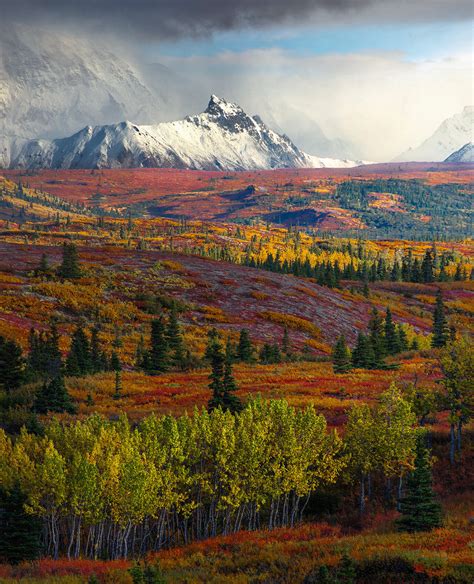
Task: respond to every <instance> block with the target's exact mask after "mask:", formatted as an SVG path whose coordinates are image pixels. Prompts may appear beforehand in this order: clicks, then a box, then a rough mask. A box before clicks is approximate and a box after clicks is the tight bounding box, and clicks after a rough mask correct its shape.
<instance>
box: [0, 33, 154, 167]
mask: <svg viewBox="0 0 474 584" xmlns="http://www.w3.org/2000/svg"><path fill="white" fill-rule="evenodd" d="M162 103H163V100H162V96H160V94H158V93H156V92H151V91H150V90H149V89H148V87H147V86H146V85H145V82H144V81H143V80H142V77H141V73H140V72H139V71H138V69H137V68H135V67H134V66H133V65H132V64H130V63H129V62H127V61H125V60H124V59H122V58H121V57H119V56H118V55H116V54H114V53H113V51H112V50H110V49H107V48H104V47H101V46H97V45H96V44H91V43H90V42H86V41H84V40H80V39H77V38H75V37H71V36H67V37H66V36H61V35H58V34H53V33H52V32H51V31H49V32H42V31H40V30H38V29H36V28H35V29H34V30H32V29H30V28H28V27H10V28H7V27H6V25H3V26H2V25H1V23H0V164H2V165H3V166H7V165H8V164H10V162H11V159H12V158H16V156H18V150H19V148H20V147H21V145H22V144H23V143H24V142H25V140H31V139H33V138H54V137H58V136H59V137H62V136H68V135H70V134H71V133H73V132H76V131H77V130H78V129H79V128H82V127H83V126H84V125H85V124H86V123H92V124H110V123H114V122H118V121H120V120H123V119H130V118H131V119H135V120H137V121H138V122H145V121H148V120H150V119H155V120H157V119H158V120H159V119H160V117H159V112H160V109H161V107H162ZM161 119H163V118H161Z"/></svg>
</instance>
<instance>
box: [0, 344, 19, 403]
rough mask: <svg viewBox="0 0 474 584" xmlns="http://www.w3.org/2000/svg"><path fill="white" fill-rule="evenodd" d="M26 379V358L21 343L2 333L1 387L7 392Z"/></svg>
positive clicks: (16, 387) (0, 350)
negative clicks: (7, 337)
mask: <svg viewBox="0 0 474 584" xmlns="http://www.w3.org/2000/svg"><path fill="white" fill-rule="evenodd" d="M23 381H24V360H23V352H22V350H21V347H20V345H18V343H16V342H15V341H10V340H8V339H6V338H5V337H3V336H1V335H0V389H3V390H4V391H5V392H7V393H11V392H13V391H14V390H15V389H18V388H19V387H20V385H21V384H22V383H23Z"/></svg>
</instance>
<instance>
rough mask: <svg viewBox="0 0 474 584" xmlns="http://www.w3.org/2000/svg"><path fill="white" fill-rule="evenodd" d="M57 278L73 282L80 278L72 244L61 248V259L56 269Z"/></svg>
mask: <svg viewBox="0 0 474 584" xmlns="http://www.w3.org/2000/svg"><path fill="white" fill-rule="evenodd" d="M58 276H60V277H61V278H65V279H67V280H75V279H77V278H80V277H81V276H82V272H81V267H80V265H79V256H78V253H77V247H76V246H75V245H74V243H65V244H64V246H63V259H62V263H61V265H60V266H59V268H58Z"/></svg>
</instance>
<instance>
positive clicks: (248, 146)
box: [10, 95, 363, 170]
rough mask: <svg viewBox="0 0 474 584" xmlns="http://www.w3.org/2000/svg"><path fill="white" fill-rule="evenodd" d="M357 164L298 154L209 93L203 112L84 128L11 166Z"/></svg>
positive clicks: (31, 146) (24, 152) (37, 147)
mask: <svg viewBox="0 0 474 584" xmlns="http://www.w3.org/2000/svg"><path fill="white" fill-rule="evenodd" d="M359 164H363V162H362V161H349V160H338V159H330V158H318V157H316V156H312V155H309V154H306V153H305V152H303V151H301V150H299V148H298V147H297V146H295V144H293V142H292V141H291V140H290V139H289V138H288V137H287V136H285V135H280V134H278V133H276V132H274V131H273V130H271V129H269V128H268V127H267V126H266V125H265V124H264V123H263V121H262V120H261V119H260V118H259V117H258V116H253V117H252V116H249V115H247V114H246V113H245V112H244V111H243V109H242V108H241V107H240V106H238V105H236V104H234V103H230V102H227V101H225V100H224V99H221V98H219V97H217V96H216V95H212V96H211V99H210V101H209V104H208V106H207V109H206V110H205V111H204V112H203V113H202V114H199V115H195V116H188V117H186V118H185V119H184V120H179V121H175V122H165V123H161V124H156V125H136V124H133V123H131V122H122V123H119V124H114V125H105V126H95V127H91V126H87V127H86V128H84V129H82V130H81V131H80V132H78V133H76V134H74V135H73V136H70V137H68V138H61V139H56V140H34V141H30V142H28V143H27V144H25V145H24V146H23V148H22V149H21V151H20V153H19V154H18V156H17V157H15V159H13V161H12V162H11V164H10V166H11V167H15V168H28V169H32V168H120V167H123V168H136V167H165V168H190V169H200V170H256V169H271V168H325V167H352V166H357V165H359Z"/></svg>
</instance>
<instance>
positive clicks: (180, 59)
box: [0, 0, 473, 160]
mask: <svg viewBox="0 0 474 584" xmlns="http://www.w3.org/2000/svg"><path fill="white" fill-rule="evenodd" d="M0 21H3V22H4V23H5V22H6V23H10V22H12V23H13V22H17V23H24V24H29V25H33V26H35V25H39V26H42V27H44V26H53V27H59V28H60V29H61V30H62V31H63V32H64V31H65V30H66V31H67V30H70V31H71V33H73V34H75V35H85V36H91V35H92V36H94V35H95V36H97V37H101V38H102V40H104V39H107V41H106V42H109V40H108V39H111V41H110V42H112V43H113V42H120V43H121V44H122V45H123V46H124V49H125V48H127V50H128V49H129V48H131V49H132V50H133V53H134V54H135V55H138V56H139V58H140V59H141V60H143V61H147V62H155V61H156V62H160V63H163V64H165V65H167V66H168V67H170V68H171V69H173V70H174V71H176V72H177V73H179V74H181V75H182V76H184V77H185V78H186V79H187V80H188V82H189V96H188V101H189V107H190V108H195V109H196V108H197V109H196V111H197V110H198V109H199V104H200V103H201V101H202V100H203V99H204V95H207V94H210V93H218V94H221V95H222V96H223V97H225V98H227V99H234V100H238V101H240V102H241V105H242V106H244V107H245V108H249V109H251V110H252V111H251V112H250V113H257V112H259V113H265V110H268V111H270V110H272V111H273V112H274V114H275V116H276V118H280V119H281V117H282V116H283V117H284V111H285V107H286V105H288V106H289V107H290V108H291V110H292V111H294V110H297V111H301V112H302V114H304V116H303V115H302V119H303V117H304V118H305V119H306V120H308V119H311V120H314V121H315V122H317V123H318V124H319V125H320V126H321V127H322V128H323V130H324V131H325V132H326V133H327V134H328V136H329V137H341V138H343V139H346V140H351V141H353V142H355V143H356V144H357V145H358V146H359V147H360V150H361V154H362V155H363V156H364V157H366V158H370V159H374V160H379V159H387V158H391V157H393V156H395V155H397V154H398V153H399V152H401V151H402V150H404V149H406V148H407V147H408V146H410V145H417V143H419V142H420V141H421V140H422V139H424V138H425V137H427V135H428V134H430V133H432V131H433V130H434V129H435V128H436V127H437V125H438V124H439V123H440V122H441V121H442V120H443V119H444V118H446V117H448V116H450V115H453V114H454V113H456V112H458V111H460V110H461V109H462V108H463V107H464V105H468V104H471V103H472V102H473V76H472V52H473V30H472V24H473V5H472V2H471V1H470V0H292V1H290V0H271V1H268V0H233V1H232V2H230V1H227V0H220V1H218V0H199V1H198V0H192V1H190V0H128V1H123V0H122V1H121V0H81V1H80V2H78V1H75V0H74V1H68V0H12V1H6V0H0ZM203 105H205V104H201V106H203ZM190 113H193V112H190ZM292 120H293V121H292V124H294V123H295V122H294V116H292ZM304 123H306V121H305V122H304ZM285 129H286V130H287V131H288V133H291V128H285ZM295 131H296V128H295Z"/></svg>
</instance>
